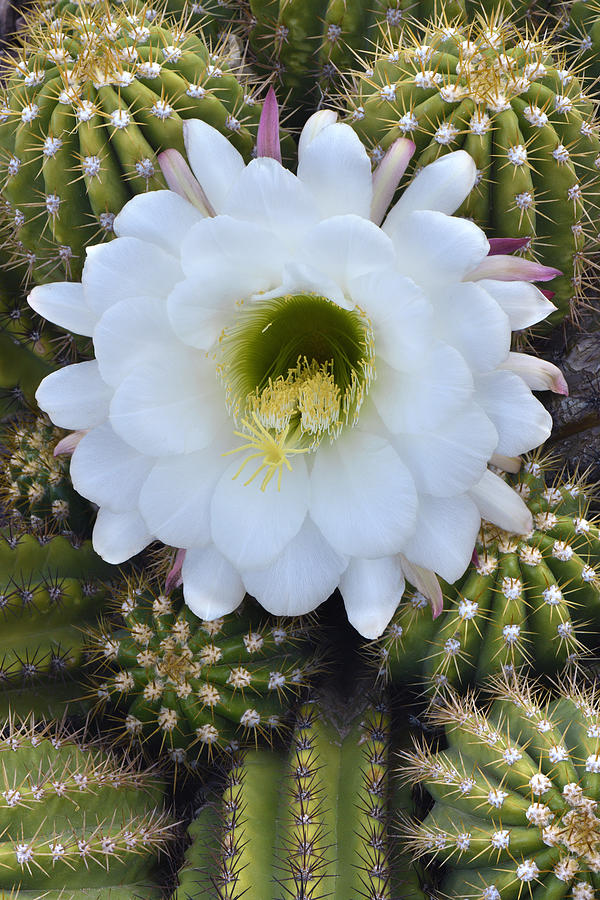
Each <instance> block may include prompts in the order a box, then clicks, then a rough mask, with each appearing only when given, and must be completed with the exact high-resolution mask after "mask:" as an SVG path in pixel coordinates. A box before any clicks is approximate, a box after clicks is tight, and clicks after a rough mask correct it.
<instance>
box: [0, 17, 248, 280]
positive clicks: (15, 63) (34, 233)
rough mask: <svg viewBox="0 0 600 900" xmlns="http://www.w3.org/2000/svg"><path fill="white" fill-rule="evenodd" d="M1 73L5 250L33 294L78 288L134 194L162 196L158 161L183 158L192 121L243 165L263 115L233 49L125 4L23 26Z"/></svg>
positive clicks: (35, 19) (181, 24)
mask: <svg viewBox="0 0 600 900" xmlns="http://www.w3.org/2000/svg"><path fill="white" fill-rule="evenodd" d="M21 43H22V47H21V49H20V51H19V53H18V55H16V56H15V57H13V58H10V59H8V61H6V62H5V64H4V67H5V72H4V76H5V82H6V88H5V95H4V102H3V105H2V110H1V111H0V122H1V124H0V149H1V162H2V165H1V169H2V172H1V175H2V177H1V183H2V197H3V199H4V200H5V202H6V203H7V208H8V209H9V213H8V214H7V222H6V233H7V236H6V240H7V245H8V248H9V249H10V250H12V254H13V259H14V261H15V264H17V263H23V262H24V263H26V264H27V265H28V266H29V271H30V274H31V276H32V277H33V279H34V280H35V281H37V282H43V281H53V280H56V279H60V278H62V277H65V276H66V277H68V278H73V279H78V278H80V276H81V269H82V266H83V261H84V251H85V248H86V247H87V246H89V245H91V244H94V243H98V242H100V241H102V240H106V239H108V238H110V237H111V236H112V226H113V220H114V218H115V215H116V214H117V213H118V212H119V211H120V209H121V208H122V207H123V206H124V204H125V203H126V202H127V201H128V200H129V199H130V198H131V197H132V196H133V195H135V194H138V193H141V192H144V191H147V190H154V189H158V188H164V187H166V185H165V182H164V179H163V177H162V174H161V172H160V167H159V165H158V162H157V153H158V152H159V151H160V150H164V149H165V148H167V147H171V148H175V149H177V150H180V151H181V152H183V150H184V146H183V136H182V122H183V120H184V119H186V118H200V119H203V120H204V121H206V122H208V123H209V124H210V125H212V126H214V127H215V128H218V129H219V130H220V131H221V132H222V133H224V134H225V135H227V137H228V138H230V140H231V142H232V144H234V146H235V147H236V148H237V149H238V150H239V151H240V152H241V153H242V154H243V155H244V157H245V158H246V159H249V158H250V155H251V153H252V150H253V148H254V145H255V139H256V130H257V127H258V121H259V117H260V109H261V106H260V104H259V103H257V102H256V100H255V97H254V91H253V88H252V86H249V85H247V84H246V85H244V84H243V83H242V82H241V81H238V79H237V78H236V76H235V74H234V70H235V69H236V68H237V67H238V66H239V64H240V55H239V46H238V44H237V43H236V42H235V41H229V40H227V41H224V42H222V43H220V44H218V45H217V46H215V47H214V48H211V47H210V46H209V45H208V44H206V43H205V42H204V40H203V38H202V35H201V32H200V31H199V30H198V29H194V28H193V27H188V26H187V24H186V23H185V21H183V20H182V21H181V22H179V23H178V22H176V21H175V20H172V19H165V18H163V17H162V15H161V14H158V13H156V11H155V10H151V9H150V8H149V7H148V6H142V5H141V4H136V3H135V2H132V3H130V4H125V5H122V6H118V7H109V6H108V4H106V5H105V4H103V3H99V4H88V3H85V2H81V3H80V4H77V3H69V4H67V5H64V6H61V4H57V6H56V7H52V6H50V7H47V8H46V9H43V8H42V9H40V8H38V9H36V10H34V11H33V12H31V13H29V14H28V17H27V23H26V26H25V28H24V30H23V31H22V33H21Z"/></svg>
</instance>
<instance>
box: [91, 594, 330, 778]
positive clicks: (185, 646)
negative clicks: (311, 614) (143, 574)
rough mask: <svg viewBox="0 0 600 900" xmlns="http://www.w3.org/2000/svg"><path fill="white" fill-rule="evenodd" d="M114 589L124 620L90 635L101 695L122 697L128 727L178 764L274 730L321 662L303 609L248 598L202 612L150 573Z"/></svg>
mask: <svg viewBox="0 0 600 900" xmlns="http://www.w3.org/2000/svg"><path fill="white" fill-rule="evenodd" d="M115 599H116V609H118V610H120V613H121V622H120V624H117V625H114V626H111V624H110V622H108V621H107V622H106V623H105V626H104V627H103V628H102V629H101V630H100V632H98V633H95V634H94V635H93V636H92V646H93V648H94V650H95V655H96V656H97V659H98V672H97V675H96V677H95V686H96V687H95V690H96V696H97V698H98V704H99V706H100V707H101V708H103V707H104V706H105V705H106V704H109V706H113V707H114V705H115V704H116V705H117V708H118V722H119V725H118V728H119V729H120V731H121V732H124V735H123V736H124V737H126V738H128V739H129V740H133V741H136V742H137V741H140V742H141V743H142V745H143V746H144V747H145V746H146V745H147V746H148V750H149V752H150V753H151V754H153V755H156V754H164V755H165V756H166V757H170V758H171V760H173V761H174V762H175V763H176V764H184V765H187V764H189V765H192V766H194V765H195V764H196V762H197V760H198V759H199V758H200V757H201V756H203V755H206V754H209V755H211V754H212V753H213V752H214V751H216V750H221V749H224V748H226V747H229V746H231V743H232V742H239V741H244V740H249V741H251V742H252V743H253V744H254V743H255V742H256V740H257V739H258V737H259V736H263V737H265V738H267V739H269V738H270V737H271V736H272V735H273V734H274V733H275V732H276V731H277V730H278V729H279V728H280V727H281V726H282V724H283V717H284V716H285V714H286V712H287V710H288V708H289V706H290V705H291V702H292V699H293V697H294V696H295V695H296V694H297V693H298V692H299V690H300V688H301V687H302V686H303V685H304V684H305V683H306V682H307V680H308V678H309V676H310V675H311V673H313V672H314V670H315V668H316V659H315V650H314V647H312V648H311V647H310V646H308V644H307V642H306V636H307V626H306V623H304V622H303V621H302V620H301V619H297V618H296V619H290V620H286V621H285V622H284V621H283V620H278V619H267V618H266V617H265V616H264V614H262V613H261V612H260V611H259V609H258V607H257V606H255V605H252V604H251V603H250V602H248V603H247V604H245V605H244V606H243V607H242V608H241V611H240V612H235V613H232V614H230V615H228V616H225V617H224V618H222V619H215V620H214V621H212V622H204V621H202V620H201V619H198V618H197V616H195V615H194V614H193V613H192V612H191V610H190V609H189V608H188V607H187V606H185V605H184V604H183V602H182V596H181V590H180V589H178V590H176V591H175V592H174V593H173V595H172V597H168V596H165V595H164V594H161V593H159V592H156V591H154V590H153V589H152V587H150V586H149V585H148V583H147V582H144V581H142V582H141V584H140V585H134V584H133V583H131V584H129V585H128V587H127V589H126V590H123V591H122V592H120V593H118V596H116V598H115ZM148 742H150V743H148Z"/></svg>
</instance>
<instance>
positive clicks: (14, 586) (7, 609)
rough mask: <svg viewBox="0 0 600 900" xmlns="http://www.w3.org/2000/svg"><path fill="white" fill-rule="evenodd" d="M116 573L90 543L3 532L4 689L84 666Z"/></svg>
mask: <svg viewBox="0 0 600 900" xmlns="http://www.w3.org/2000/svg"><path fill="white" fill-rule="evenodd" d="M111 573H112V569H111V567H110V566H108V565H107V564H106V563H104V562H103V561H102V560H101V559H100V557H98V556H97V555H96V554H95V553H94V551H93V550H92V545H91V543H90V542H89V541H87V542H85V543H84V544H82V545H81V546H80V547H74V546H73V545H72V544H71V543H70V541H69V540H68V539H67V538H66V537H64V536H61V535H58V536H54V537H48V536H45V535H43V534H42V535H38V536H36V535H35V534H28V533H27V532H22V533H20V534H13V533H11V532H10V531H9V530H8V529H3V530H1V531H0V623H1V624H0V633H1V635H2V638H1V641H0V690H1V689H2V687H3V686H5V685H6V686H8V687H10V686H11V685H14V684H15V683H17V684H18V683H19V682H23V681H25V682H28V681H31V680H34V679H38V678H40V677H42V676H54V677H58V676H62V675H65V674H66V673H67V672H69V671H70V670H73V669H76V668H78V667H79V666H80V665H81V664H82V662H83V660H84V654H85V637H84V633H83V628H84V626H86V625H88V626H89V625H90V623H91V622H94V621H96V620H97V618H98V616H99V614H100V612H101V605H102V603H103V601H104V597H105V594H106V590H105V588H104V587H103V581H102V580H103V579H108V578H109V577H110V575H111Z"/></svg>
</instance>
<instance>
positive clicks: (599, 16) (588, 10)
mask: <svg viewBox="0 0 600 900" xmlns="http://www.w3.org/2000/svg"><path fill="white" fill-rule="evenodd" d="M562 25H563V33H562V35H561V37H563V38H564V39H565V41H566V45H567V49H568V52H569V57H570V58H571V59H572V61H573V64H574V65H576V66H577V67H578V68H583V70H584V71H585V73H586V75H587V76H588V77H589V78H593V79H597V78H598V76H599V75H600V56H599V54H600V3H598V0H576V2H575V3H565V4H564V7H563V15H562Z"/></svg>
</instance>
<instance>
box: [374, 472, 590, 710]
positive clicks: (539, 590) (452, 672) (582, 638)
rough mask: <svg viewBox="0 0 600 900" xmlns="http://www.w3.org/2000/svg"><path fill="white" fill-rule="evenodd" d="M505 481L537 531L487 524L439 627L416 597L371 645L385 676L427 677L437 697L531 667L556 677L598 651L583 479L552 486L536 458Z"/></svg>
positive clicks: (450, 589)
mask: <svg viewBox="0 0 600 900" xmlns="http://www.w3.org/2000/svg"><path fill="white" fill-rule="evenodd" d="M507 477H508V480H509V481H510V482H511V483H512V484H513V486H514V487H516V489H517V490H518V491H519V493H520V494H521V496H522V497H523V499H524V500H525V501H526V503H527V505H528V506H529V508H530V510H531V512H532V513H533V519H534V528H533V530H532V531H531V532H530V534H528V535H513V534H509V533H507V532H502V531H500V530H499V529H496V528H494V527H492V526H489V525H487V524H484V527H483V528H482V530H481V531H480V534H479V539H478V543H477V546H476V555H477V558H476V561H474V562H472V563H471V564H470V566H469V568H468V569H467V571H466V573H465V575H464V576H463V577H462V579H461V580H460V581H458V582H457V583H456V584H455V585H452V586H446V589H445V602H444V608H445V612H444V614H443V615H442V616H440V618H439V619H438V620H436V621H433V619H432V618H431V613H430V611H429V609H426V606H427V604H426V602H425V600H424V598H422V597H421V596H420V595H419V594H414V595H413V597H412V598H410V599H408V600H405V601H403V602H402V604H401V605H400V607H399V609H398V611H397V612H396V615H395V616H394V619H393V620H392V622H391V624H390V626H389V627H388V629H387V631H386V633H385V635H384V636H383V638H382V639H381V642H380V643H379V644H375V645H372V646H371V651H372V653H373V658H374V659H375V661H377V663H378V665H379V667H380V672H381V674H386V673H387V674H390V675H391V676H392V677H393V678H398V679H400V680H403V679H407V678H419V679H424V680H425V684H426V687H427V690H428V692H429V693H431V694H434V695H435V694H438V693H440V692H442V693H443V692H444V691H445V690H446V689H447V687H449V686H453V687H456V688H464V687H465V686H466V685H468V684H469V683H472V682H474V681H480V680H482V679H484V678H485V677H486V676H488V675H491V674H494V673H499V672H502V671H513V669H514V668H518V667H520V666H523V665H525V666H532V667H533V668H534V669H535V671H536V672H537V673H539V674H542V673H547V674H548V673H555V672H558V671H560V670H561V669H562V667H563V666H564V665H565V664H567V663H573V662H575V661H576V660H577V659H578V658H579V657H580V656H581V655H582V654H584V653H585V652H586V647H587V648H590V647H594V646H597V643H598V632H599V631H600V629H599V624H600V576H599V574H598V570H597V566H598V564H599V563H600V535H599V532H598V527H597V525H596V524H595V520H594V519H588V518H587V516H588V515H589V512H588V510H589V505H590V495H589V488H587V486H586V485H585V482H584V480H583V479H576V480H574V481H573V480H571V481H565V480H563V479H562V478H558V479H557V480H556V481H555V482H554V483H553V484H550V483H549V484H548V485H547V484H546V482H545V480H544V472H543V466H542V464H541V463H540V462H538V461H537V460H536V458H531V459H530V460H529V461H528V462H526V463H525V464H524V466H523V470H522V471H521V472H520V473H519V475H516V476H507ZM584 645H586V646H584Z"/></svg>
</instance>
